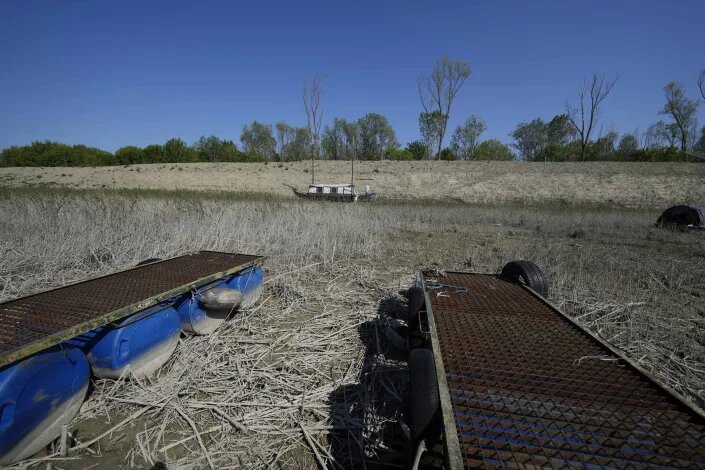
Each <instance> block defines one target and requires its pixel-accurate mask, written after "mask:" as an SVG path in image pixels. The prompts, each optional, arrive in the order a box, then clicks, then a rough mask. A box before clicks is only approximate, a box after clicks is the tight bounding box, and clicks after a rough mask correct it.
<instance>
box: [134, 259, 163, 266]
mask: <svg viewBox="0 0 705 470" xmlns="http://www.w3.org/2000/svg"><path fill="white" fill-rule="evenodd" d="M161 260H162V259H161V258H147V259H143V260H142V261H140V262H139V263H137V264H136V265H135V267H138V266H144V265H145V264H149V263H155V262H157V261H161Z"/></svg>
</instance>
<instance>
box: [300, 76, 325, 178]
mask: <svg viewBox="0 0 705 470" xmlns="http://www.w3.org/2000/svg"><path fill="white" fill-rule="evenodd" d="M301 95H302V97H303V100H304V108H305V109H306V126H307V128H308V133H309V135H310V137H311V184H313V183H314V182H315V175H314V171H315V167H314V161H315V159H316V157H317V156H318V141H319V139H320V136H321V124H322V122H323V109H322V108H321V97H322V95H323V86H322V83H321V78H320V77H319V76H315V77H313V80H311V83H307V82H304V86H303V88H302V89H301Z"/></svg>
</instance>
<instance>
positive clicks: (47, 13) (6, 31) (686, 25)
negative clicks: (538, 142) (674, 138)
mask: <svg viewBox="0 0 705 470" xmlns="http://www.w3.org/2000/svg"><path fill="white" fill-rule="evenodd" d="M704 20H705V1H704V0H690V1H685V0H684V1H663V0H661V1H652V0H641V1H632V0H629V1H626V0H619V1H614V0H612V1H602V0H600V1H594V0H591V1H580V2H578V1H567V0H566V1H559V0H555V1H536V0H532V1H527V0H523V1H490V0H474V1H471V0H465V1H452V2H441V1H428V2H415V1H395V2H393V1H380V0H377V1H362V2H341V1H332V0H328V1H321V2H304V1H299V2H292V1H286V2H278V1H276V2H275V1H260V2H257V1H250V2H225V1H223V2H193V3H192V4H191V3H189V4H186V2H183V3H182V2H178V1H167V2H132V1H125V0H120V1H90V2H89V1H81V2H71V1H45V2H39V1H31V0H3V1H1V2H0V148H4V147H7V146H9V145H14V144H27V143H29V142H31V141H33V140H37V139H40V140H44V139H51V140H58V141H62V142H66V143H71V144H75V143H85V144H88V145H93V146H98V147H103V148H106V149H108V150H115V149H116V148H118V147H120V146H122V145H127V144H135V145H141V146H142V145H147V144H149V143H163V142H164V141H165V140H167V139H168V138H170V137H181V138H183V139H184V140H186V141H187V142H189V143H192V142H194V141H195V140H196V139H198V137H199V136H201V135H210V134H215V135H218V136H220V137H223V138H229V139H233V140H236V141H237V140H238V139H239V136H240V131H241V129H242V126H243V124H246V123H249V122H251V121H252V120H254V119H256V120H258V121H261V122H266V123H272V124H273V123H275V122H276V121H278V120H285V121H287V122H289V123H290V124H298V125H303V124H304V123H305V115H304V110H303V105H302V101H301V96H300V89H301V84H302V82H303V80H304V79H308V78H311V77H312V76H314V75H315V74H320V75H321V76H323V77H324V79H325V82H324V84H325V97H324V120H325V122H326V123H327V122H329V121H330V120H331V119H332V118H333V116H339V117H346V118H357V117H360V116H361V115H363V114H364V113H367V112H372V111H374V112H378V113H381V114H384V115H385V116H387V117H388V118H389V120H390V121H391V123H392V125H393V126H394V128H395V130H396V132H397V137H398V139H399V140H400V142H402V143H406V142H408V141H410V140H415V139H416V138H417V137H418V125H417V123H418V114H419V111H420V105H419V100H418V96H417V90H416V77H417V76H418V75H419V74H424V73H428V72H429V71H430V69H431V67H432V66H433V64H434V62H435V61H436V59H438V58H439V57H441V56H443V55H447V56H449V57H451V58H453V59H463V60H468V61H469V62H470V64H471V68H472V75H471V77H470V79H469V80H468V81H467V82H466V84H465V87H464V88H463V89H462V91H461V92H460V94H459V95H458V98H457V102H456V105H455V109H454V110H453V112H452V115H451V123H450V127H451V128H454V127H455V125H457V124H458V123H459V122H461V121H462V120H464V119H465V118H466V117H467V116H468V115H470V114H477V115H479V116H481V117H482V118H484V119H485V120H486V121H487V125H488V131H487V133H486V134H485V135H484V136H483V137H484V138H499V139H500V140H502V141H504V142H509V141H510V140H511V139H510V138H509V136H508V133H509V132H510V131H511V130H512V129H513V128H514V127H515V126H516V124H517V123H518V122H519V121H526V120H531V119H533V118H535V117H542V118H544V119H550V118H551V117H552V116H553V115H555V114H557V113H560V112H562V111H563V109H564V104H565V100H566V99H574V97H575V95H576V91H577V90H578V88H579V87H580V85H581V83H582V81H583V79H584V78H585V77H587V76H588V75H590V74H591V73H592V72H593V71H598V72H601V73H604V74H606V75H614V74H619V76H620V79H619V82H618V84H617V86H616V88H615V89H614V91H613V94H612V95H611V96H610V97H609V98H608V100H607V101H606V102H605V105H604V110H603V113H602V117H601V124H602V125H603V126H604V129H605V130H608V129H614V130H617V131H618V132H620V133H622V132H629V131H633V130H635V129H637V128H638V129H639V130H641V131H643V130H645V129H646V127H647V126H648V125H649V124H650V123H653V122H654V121H656V120H657V119H659V116H658V115H657V112H658V111H659V109H660V108H661V106H662V105H663V91H662V88H663V86H664V85H665V84H666V83H667V82H669V81H670V80H676V81H679V82H682V83H684V84H685V85H686V87H687V90H688V92H689V95H690V96H691V97H692V98H695V97H696V96H698V94H697V88H696V80H697V74H698V71H699V70H701V69H703V68H705V22H704ZM698 116H699V120H700V123H701V125H702V124H705V104H704V105H703V106H701V108H700V110H699V115H698ZM598 130H599V129H598Z"/></svg>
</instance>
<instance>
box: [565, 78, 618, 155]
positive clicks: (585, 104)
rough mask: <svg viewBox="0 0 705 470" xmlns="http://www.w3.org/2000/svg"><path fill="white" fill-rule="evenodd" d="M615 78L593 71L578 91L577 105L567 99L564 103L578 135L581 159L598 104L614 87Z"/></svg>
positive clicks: (588, 141)
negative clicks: (608, 78)
mask: <svg viewBox="0 0 705 470" xmlns="http://www.w3.org/2000/svg"><path fill="white" fill-rule="evenodd" d="M617 78H618V77H616V76H615V77H614V79H612V80H605V78H604V77H603V76H601V75H599V74H598V73H593V74H592V78H591V79H586V80H585V82H583V87H582V89H581V90H580V91H579V92H578V103H579V104H578V106H572V105H571V104H569V103H568V102H567V101H566V103H565V110H566V113H567V114H568V118H569V119H570V122H571V124H573V127H575V130H576V131H577V133H578V135H579V137H580V159H581V160H585V150H586V149H587V146H588V144H589V143H590V134H591V133H592V130H593V129H594V127H595V124H596V123H597V116H599V114H600V105H601V104H602V102H603V101H604V100H605V98H607V95H609V94H610V92H611V91H612V88H614V85H615V83H617Z"/></svg>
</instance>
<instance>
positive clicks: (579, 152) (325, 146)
mask: <svg viewBox="0 0 705 470" xmlns="http://www.w3.org/2000/svg"><path fill="white" fill-rule="evenodd" d="M470 74H471V69H470V64H469V63H468V62H464V61H453V60H451V59H448V58H442V59H440V60H439V61H437V62H436V64H435V65H434V67H433V68H432V70H431V73H430V74H429V75H428V76H421V77H419V78H418V80H417V85H418V93H419V100H420V103H421V112H420V114H419V118H418V124H419V134H420V139H418V140H415V141H412V142H410V143H408V144H407V145H406V146H405V147H403V148H402V147H401V146H400V145H399V142H398V141H397V138H396V134H395V132H394V128H393V127H392V125H391V123H390V122H389V120H388V119H387V118H386V117H385V116H383V115H381V114H378V113H374V112H372V113H368V114H365V115H364V116H362V117H360V118H359V119H356V120H347V119H344V118H339V117H334V118H333V120H332V122H331V123H330V124H328V125H326V126H325V127H323V126H322V115H323V111H322V110H323V84H322V80H321V79H320V78H318V77H315V78H314V79H313V80H312V81H311V82H304V85H303V87H302V92H301V96H302V99H303V103H304V110H305V114H306V125H305V126H302V127H297V126H292V125H290V124H288V123H286V122H283V121H280V122H277V123H276V124H274V125H271V124H265V123H261V122H258V121H253V122H252V123H251V124H249V125H245V126H243V128H242V132H241V135H240V145H239V146H238V144H237V143H236V142H234V141H232V140H224V139H221V138H219V137H216V136H214V135H211V136H203V137H201V138H200V139H198V140H197V141H196V142H194V143H193V144H191V145H189V144H187V143H186V142H184V141H183V140H182V139H179V138H173V139H169V140H168V141H167V142H165V143H164V144H163V145H159V144H153V145H147V146H146V147H138V146H133V145H128V146H125V147H121V148H119V149H118V150H116V151H115V152H114V153H112V152H108V151H105V150H101V149H98V148H95V147H88V146H85V145H67V144H62V143H59V142H50V141H44V142H33V143H32V144H30V145H26V146H13V147H9V148H6V149H4V150H3V151H2V152H0V166H102V165H131V164H138V163H187V162H267V161H278V162H280V163H284V162H288V161H298V160H303V159H308V158H311V159H312V160H314V159H318V158H326V159H330V160H348V159H360V160H382V159H390V160H514V159H518V160H525V161H590V160H593V161H595V160H600V161H602V160H614V161H687V160H700V161H702V159H703V157H699V156H698V155H696V154H697V153H701V154H702V153H705V126H704V127H702V128H700V129H698V122H697V118H696V112H697V109H698V107H699V105H700V101H699V100H698V99H692V98H690V97H688V96H687V93H686V90H685V87H684V86H683V85H682V84H680V83H676V82H670V83H668V84H667V85H666V86H665V87H664V95H665V103H664V105H663V107H662V108H661V109H660V110H659V111H658V114H659V115H662V116H664V119H661V120H659V121H657V122H655V123H654V124H652V125H651V126H649V128H648V129H647V130H646V131H644V132H643V133H639V132H638V131H635V132H632V133H627V134H623V135H621V136H620V135H619V134H617V133H616V132H615V131H613V130H607V131H606V132H605V131H603V130H602V129H600V131H599V132H597V129H598V120H599V116H600V112H601V108H602V105H603V103H604V101H605V100H606V99H607V98H608V96H609V95H610V94H611V92H612V91H613V89H614V88H615V85H616V84H617V81H618V78H617V77H614V78H612V79H606V78H605V77H604V76H602V75H600V74H597V73H594V74H593V75H592V76H591V77H590V78H588V79H587V80H585V82H584V83H583V86H582V88H581V89H580V90H579V92H578V95H577V100H576V101H575V102H573V103H571V102H568V101H566V104H565V110H564V112H563V113H561V114H557V115H555V116H554V117H553V118H551V119H550V120H549V121H544V120H543V119H542V118H536V119H534V120H532V121H530V122H521V123H519V124H518V125H517V126H516V128H515V129H514V130H513V131H512V132H511V133H510V134H509V137H511V138H512V143H511V146H508V145H505V144H504V143H502V142H500V141H499V140H496V139H488V140H484V141H481V140H480V136H481V135H482V134H483V133H484V132H485V131H487V125H486V123H485V121H484V120H483V119H482V118H481V117H479V116H476V115H471V116H469V117H467V118H466V119H465V120H464V121H463V122H462V124H460V125H458V126H457V127H456V128H455V129H454V130H453V132H452V133H451V137H450V144H449V145H448V146H444V142H445V137H446V134H447V133H448V122H449V119H450V115H451V110H452V109H453V104H454V102H455V100H456V98H457V97H458V94H459V92H460V90H461V88H462V87H463V85H464V84H465V82H466V81H467V80H468V78H469V77H470ZM697 86H698V89H699V91H700V95H701V96H702V98H703V100H705V70H703V71H702V72H701V73H700V75H699V77H698V80H697ZM596 134H597V136H596Z"/></svg>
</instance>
